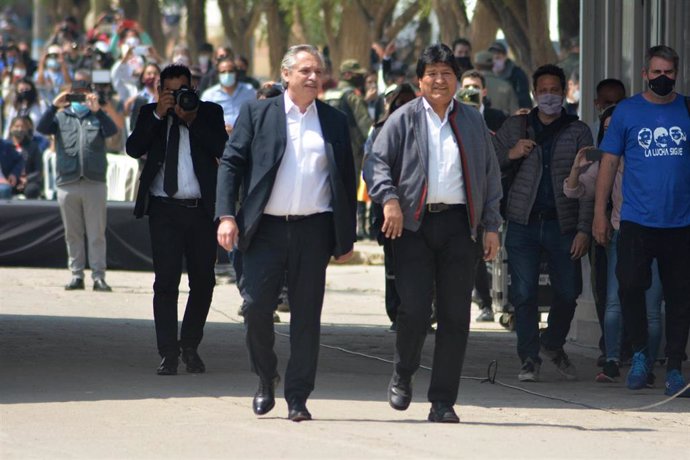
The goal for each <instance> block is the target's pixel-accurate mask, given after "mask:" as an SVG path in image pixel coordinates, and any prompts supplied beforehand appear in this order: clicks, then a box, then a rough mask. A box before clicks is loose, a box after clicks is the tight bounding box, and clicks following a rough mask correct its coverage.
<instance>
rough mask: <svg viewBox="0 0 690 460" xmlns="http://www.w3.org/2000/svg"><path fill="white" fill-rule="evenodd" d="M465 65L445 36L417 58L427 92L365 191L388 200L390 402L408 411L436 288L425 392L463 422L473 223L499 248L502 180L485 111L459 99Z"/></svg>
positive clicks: (408, 110)
mask: <svg viewBox="0 0 690 460" xmlns="http://www.w3.org/2000/svg"><path fill="white" fill-rule="evenodd" d="M459 71H460V69H459V67H458V65H457V61H456V60H455V58H454V57H453V53H452V51H451V50H450V48H449V47H447V46H446V45H442V44H439V45H433V46H430V47H428V48H427V49H426V50H424V52H423V53H422V56H421V57H420V58H419V61H418V63H417V76H418V77H419V81H420V87H421V90H422V97H419V98H417V99H414V100H412V101H411V102H409V103H407V104H406V105H404V106H403V107H401V108H399V109H398V110H396V111H395V113H393V114H392V115H391V117H390V118H389V119H388V121H387V122H386V123H385V124H384V126H383V128H382V130H381V132H380V133H379V135H378V136H377V138H376V141H375V142H374V145H373V148H372V151H371V153H370V154H368V155H367V156H366V157H365V161H364V179H365V180H366V183H367V187H368V190H369V195H370V196H371V198H372V200H373V201H375V202H376V203H380V204H382V205H383V214H384V222H383V226H382V232H383V233H384V234H385V236H386V238H390V239H391V240H392V247H393V251H394V252H395V267H394V271H395V278H396V279H395V282H396V287H397V289H398V293H399V295H400V299H401V305H400V307H399V308H398V316H397V324H398V332H397V338H396V344H395V368H394V372H393V377H392V379H391V382H390V385H389V388H388V400H389V403H390V405H391V406H392V407H393V408H394V409H397V410H405V409H407V407H408V406H409V404H410V401H411V399H412V377H413V375H414V373H415V371H416V370H417V369H418V368H419V361H420V356H421V351H422V346H423V345H424V339H425V337H426V332H427V329H428V327H429V317H430V315H431V301H432V296H433V293H434V287H435V289H436V308H437V315H438V331H437V332H436V349H435V352H434V361H433V369H432V374H431V383H430V386H429V392H428V399H429V401H430V402H431V411H430V413H429V421H431V422H445V423H458V422H459V418H458V416H457V415H456V413H455V411H454V410H453V405H454V404H455V401H456V399H457V394H458V384H459V382H460V373H461V371H462V364H463V360H464V356H465V347H466V345H467V337H468V333H469V323H470V303H471V297H472V287H473V285H474V274H475V266H476V263H477V258H478V257H479V256H480V255H479V254H478V251H477V246H476V244H475V238H476V235H477V226H478V224H480V223H481V224H482V226H483V227H484V228H485V229H486V232H485V236H484V252H483V254H482V256H483V257H484V259H485V260H491V259H493V258H494V257H495V255H496V252H497V251H498V245H499V241H498V228H499V226H500V225H501V216H500V213H499V202H500V200H501V182H500V172H499V166H498V161H497V159H496V155H495V153H494V149H493V147H492V144H491V135H490V134H489V130H488V129H487V128H486V125H485V124H484V120H483V119H482V115H481V114H480V113H479V111H477V110H475V109H473V108H472V107H467V106H465V105H463V104H461V103H459V102H458V101H456V100H455V99H454V98H453V95H454V94H455V88H456V85H457V82H458V78H459Z"/></svg>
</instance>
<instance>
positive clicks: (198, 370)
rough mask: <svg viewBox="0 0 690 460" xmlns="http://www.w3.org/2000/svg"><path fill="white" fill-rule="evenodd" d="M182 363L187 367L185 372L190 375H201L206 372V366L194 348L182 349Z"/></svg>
mask: <svg viewBox="0 0 690 460" xmlns="http://www.w3.org/2000/svg"><path fill="white" fill-rule="evenodd" d="M182 362H183V363H185V365H186V366H187V372H189V373H191V374H203V373H204V372H206V365H205V364H204V362H203V361H202V360H201V357H200V356H199V353H197V352H196V349H195V348H183V349H182Z"/></svg>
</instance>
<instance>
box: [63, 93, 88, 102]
mask: <svg viewBox="0 0 690 460" xmlns="http://www.w3.org/2000/svg"><path fill="white" fill-rule="evenodd" d="M66 100H67V102H84V101H86V94H84V93H69V94H68V95H67V97H66Z"/></svg>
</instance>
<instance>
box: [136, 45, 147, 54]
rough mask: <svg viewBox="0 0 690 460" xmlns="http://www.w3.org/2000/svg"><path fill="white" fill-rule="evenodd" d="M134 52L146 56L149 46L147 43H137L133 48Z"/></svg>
mask: <svg viewBox="0 0 690 460" xmlns="http://www.w3.org/2000/svg"><path fill="white" fill-rule="evenodd" d="M134 54H136V55H137V56H146V55H147V54H149V47H148V45H139V46H137V47H136V48H134Z"/></svg>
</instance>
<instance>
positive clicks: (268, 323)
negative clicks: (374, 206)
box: [216, 45, 356, 422]
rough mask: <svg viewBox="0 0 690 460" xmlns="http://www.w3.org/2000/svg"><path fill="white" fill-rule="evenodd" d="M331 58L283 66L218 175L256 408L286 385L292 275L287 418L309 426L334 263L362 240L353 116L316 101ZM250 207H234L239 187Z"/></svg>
mask: <svg viewBox="0 0 690 460" xmlns="http://www.w3.org/2000/svg"><path fill="white" fill-rule="evenodd" d="M323 69H324V64H323V58H322V57H321V54H320V53H319V51H318V50H317V49H316V48H314V47H313V46H311V45H298V46H293V47H292V48H290V49H289V50H288V52H287V53H286V55H285V57H284V58H283V62H282V64H281V75H282V79H283V84H284V86H285V87H286V90H285V93H284V94H283V95H282V96H278V97H274V98H271V99H266V100H262V101H253V102H250V103H248V104H245V105H244V106H243V107H242V109H241V110H240V115H239V117H238V119H237V122H236V124H235V128H234V129H233V131H232V135H231V136H230V141H229V142H228V143H227V145H226V148H225V153H224V154H223V159H222V160H221V163H220V169H219V171H218V202H217V205H216V215H217V217H218V218H219V219H220V221H221V222H220V225H219V227H218V243H219V244H220V245H221V246H223V247H224V248H225V249H226V250H230V249H231V248H232V247H238V248H239V249H240V251H242V256H243V278H242V281H241V282H240V291H241V292H242V297H243V299H244V302H245V314H244V319H245V326H246V332H247V347H248V348H249V356H250V361H251V364H252V369H253V370H254V372H256V374H257V375H258V376H259V380H260V384H259V389H258V391H257V392H256V395H255V396H254V401H253V409H254V413H256V414H257V415H263V414H266V413H268V412H269V411H270V410H271V409H273V406H274V405H275V385H276V383H277V381H278V371H277V357H276V354H275V352H274V351H273V344H274V341H275V339H274V332H273V309H274V308H275V305H276V303H277V301H278V295H279V294H280V290H281V287H282V286H283V281H284V280H285V273H286V271H287V284H288V299H289V304H290V307H291V318H290V361H289V362H288V366H287V370H286V372H285V399H286V400H287V403H288V411H289V412H288V418H289V419H290V420H292V421H295V422H298V421H302V420H310V419H311V414H310V413H309V411H308V410H307V407H306V401H307V398H308V397H309V395H310V394H311V392H312V391H313V389H314V381H315V377H316V364H317V360H318V354H319V334H320V327H321V307H322V305H323V295H324V287H325V281H326V280H325V279H326V266H327V265H328V261H329V259H330V257H331V255H333V256H335V257H336V258H337V259H338V260H345V259H347V258H349V257H350V255H351V253H352V248H353V244H354V241H355V210H356V201H355V200H356V193H355V172H354V160H353V157H352V149H351V146H350V137H349V134H348V125H347V119H346V117H345V115H344V114H343V113H342V112H340V111H338V110H337V109H335V108H333V107H330V106H329V105H327V104H325V103H322V102H321V101H319V100H318V99H316V97H317V95H318V93H319V91H320V89H321V80H322V78H323ZM241 184H242V185H243V190H244V197H243V198H242V200H241V202H242V207H241V208H240V209H239V210H236V209H235V203H236V202H237V198H238V197H237V195H238V190H239V188H240V185H241Z"/></svg>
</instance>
